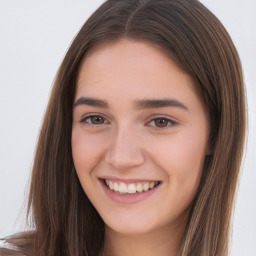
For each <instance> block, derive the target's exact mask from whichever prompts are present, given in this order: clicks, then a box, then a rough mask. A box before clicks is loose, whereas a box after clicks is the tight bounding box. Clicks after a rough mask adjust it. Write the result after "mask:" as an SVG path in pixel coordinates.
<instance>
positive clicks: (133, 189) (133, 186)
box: [104, 179, 160, 195]
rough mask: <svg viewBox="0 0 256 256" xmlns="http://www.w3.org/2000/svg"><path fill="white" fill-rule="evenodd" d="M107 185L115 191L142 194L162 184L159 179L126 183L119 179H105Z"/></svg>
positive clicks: (123, 193) (124, 193)
mask: <svg viewBox="0 0 256 256" xmlns="http://www.w3.org/2000/svg"><path fill="white" fill-rule="evenodd" d="M104 181H105V185H106V186H107V187H109V188H110V189H111V190H112V191H113V192H116V193H118V194H122V195H126V194H130V195H133V194H140V193H143V192H147V191H148V190H151V189H153V188H155V187H156V186H158V185H159V184H160V182H159V181H151V182H148V181H144V182H136V183H128V184H126V183H124V182H118V181H111V180H107V179H106V180H104Z"/></svg>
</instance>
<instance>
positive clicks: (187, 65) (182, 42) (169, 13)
mask: <svg viewBox="0 0 256 256" xmlns="http://www.w3.org/2000/svg"><path fill="white" fill-rule="evenodd" d="M121 38H129V39H132V40H144V41H147V42H150V43H152V44H154V45H157V46H159V48H161V49H162V50H163V51H165V52H166V54H169V55H170V57H171V58H172V59H173V60H174V61H175V62H176V63H177V64H178V65H179V66H180V67H181V68H182V69H183V70H184V71H186V72H187V73H188V74H189V75H190V76H191V77H192V78H193V80H194V83H195V87H196V88H197V90H198V92H199V93H200V95H201V97H202V100H203V101H204V103H205V105H206V107H207V110H208V111H209V114H210V119H211V120H210V123H211V134H210V144H211V155H210V156H208V157H207V158H206V160H205V166H204V170H203V174H202V177H201V182H200V185H199V188H198V191H197V194H196V197H195V199H194V201H193V204H192V207H191V210H190V214H189V218H188V221H187V226H186V230H185V232H184V235H183V239H182V243H181V244H180V250H179V256H195V255H197V256H227V255H228V250H229V239H230V224H231V219H232V211H233V205H234V199H235V195H236V189H237V183H238V178H239V173H240V166H241V161H242V157H243V151H244V142H245V133H246V102H245V89H244V82H243V74H242V68H241V64H240V59H239V56H238V53H237V51H236V48H235V46H234V45H233V43H232V40H231V38H230V36H229V35H228V33H227V31H226V30H225V28H224V27H223V25H222V24H221V23H220V21H219V20H218V19H217V18H216V17H215V16H214V15H213V14H212V13H211V12H210V11H209V10H208V9H207V8H206V7H204V6H203V5H202V4H201V3H200V2H199V1H197V0H129V1H123V0H108V1H106V2H105V3H103V4H102V5H101V6H100V7H99V8H98V9H97V10H96V11H95V12H94V13H93V14H92V16H91V17H90V18H89V19H88V20H87V21H86V22H85V24H84V25H83V27H82V28H81V30H80V31H79V33H78V34H77V36H76V37H75V39H74V40H73V43H72V44H71V46H70V48H69V50H68V52H67V54H66V56H65V57H64V60H63V62H62V64H61V66H60V68H59V71H58V73H57V76H56V79H55V82H54V86H53V88H52V92H51V96H50V100H49V103H48V107H47V110H46V113H45V117H44V120H43V124H42V127H41V131H40V136H39V139H38V144H37V149H36V155H35V159H34V165H33V171H32V179H31V187H30V194H29V201H28V212H27V216H29V215H31V216H32V222H33V225H32V230H33V231H29V232H25V233H20V234H17V235H15V236H13V237H9V238H7V239H6V242H7V245H10V246H11V247H10V248H11V249H10V250H7V249H0V255H1V256H4V255H28V256H46V255H47V256H81V255H83V256H95V255H97V256H98V255H100V253H101V250H102V247H103V243H104V223H103V221H102V219H101V217H100V216H99V214H98V213H97V211H96V210H95V208H94V207H93V205H92V204H91V202H90V201H89V200H88V198H87V196H86V194H85V193H84V191H83V189H82V187H81V185H80V183H79V180H78V177H77V175H76V172H75V169H74V165H73V160H72V153H71V142H70V138H71V130H72V109H73V103H74V95H75V90H76V80H77V75H78V71H79V67H80V65H81V62H82V60H83V58H84V56H85V55H86V54H87V52H88V51H90V50H91V49H92V48H94V47H96V46H97V45H100V44H103V43H105V42H110V41H115V40H118V39H121ZM223 145H225V147H223ZM18 252H19V253H20V254H18Z"/></svg>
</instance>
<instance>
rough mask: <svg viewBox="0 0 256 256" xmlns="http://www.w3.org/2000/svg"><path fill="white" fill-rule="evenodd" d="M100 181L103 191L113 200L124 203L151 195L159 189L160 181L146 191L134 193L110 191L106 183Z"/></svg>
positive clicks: (139, 200)
mask: <svg viewBox="0 0 256 256" xmlns="http://www.w3.org/2000/svg"><path fill="white" fill-rule="evenodd" d="M100 183H101V185H102V187H103V190H104V192H105V193H106V195H107V196H108V197H109V198H110V199H111V200H113V201H115V202H117V203H125V204H133V203H138V202H141V201H143V200H145V199H147V198H149V197H151V196H152V195H153V194H155V193H156V191H158V190H159V188H160V186H161V185H162V183H160V184H159V185H157V186H156V187H154V188H153V189H150V190H148V191H145V192H142V193H136V194H119V193H117V192H114V191H112V190H111V189H110V188H109V187H108V186H107V185H106V184H105V181H104V180H100Z"/></svg>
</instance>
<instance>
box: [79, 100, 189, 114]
mask: <svg viewBox="0 0 256 256" xmlns="http://www.w3.org/2000/svg"><path fill="white" fill-rule="evenodd" d="M79 105H88V106H92V107H99V108H105V109H110V107H109V104H108V102H106V101H104V100H100V99H97V98H90V97H81V98H79V99H78V100H76V102H75V103H74V107H76V106H79ZM133 105H134V108H135V109H136V110H142V109H150V108H163V107H175V108H179V109H181V110H184V111H189V110H188V108H187V107H186V106H185V105H184V104H183V103H182V102H180V101H178V100H176V99H170V98H164V99H143V100H135V101H133Z"/></svg>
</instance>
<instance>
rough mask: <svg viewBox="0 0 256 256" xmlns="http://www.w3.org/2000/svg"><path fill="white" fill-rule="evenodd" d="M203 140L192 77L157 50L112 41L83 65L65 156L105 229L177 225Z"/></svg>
mask: <svg viewBox="0 0 256 256" xmlns="http://www.w3.org/2000/svg"><path fill="white" fill-rule="evenodd" d="M208 136H209V118H208V114H207V112H206V110H205V108H204V106H203V103H202V101H201V99H200V98H199V96H198V94H197V92H196V90H195V88H194V85H193V82H192V79H191V78H190V76H189V75H187V74H186V73H185V72H183V71H182V70H181V69H180V68H179V67H178V66H177V65H176V64H175V63H174V62H173V61H172V60H171V59H170V57H168V56H167V55H166V54H165V53H164V52H162V51H161V50H159V49H158V48H157V47H155V46H153V45H151V44H149V43H145V42H138V41H130V40H120V41H118V42H115V43H109V44H105V45H103V46H100V47H97V48H96V49H94V50H93V51H91V52H90V53H89V54H88V55H87V56H86V58H85V59H84V61H83V63H82V66H81V68H80V72H79V76H78V82H77V91H76V95H75V104H74V109H73V130H72V153H73V159H74V165H75V168H76V171H77V175H78V177H79V180H80V182H81V185H82V187H83V189H84V191H85V193H86V195H87V196H88V198H89V199H90V201H91V202H92V204H93V205H94V207H95V208H96V210H97V211H98V213H99V214H100V216H101V217H102V219H103V220H104V222H105V224H106V225H107V226H108V228H110V229H111V230H114V231H117V232H120V233H126V234H139V233H140V234H142V233H143V234H145V233H149V232H152V231H154V230H159V229H161V228H166V227H170V228H171V227H175V228H177V227H184V224H185V221H186V218H187V212H188V208H189V205H190V203H191V201H192V200H193V198H194V195H195V192H196V190H197V187H198V184H199V181H200V177H201V172H202V167H203V162H204V158H205V156H206V154H207V153H208V150H209V149H208Z"/></svg>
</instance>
